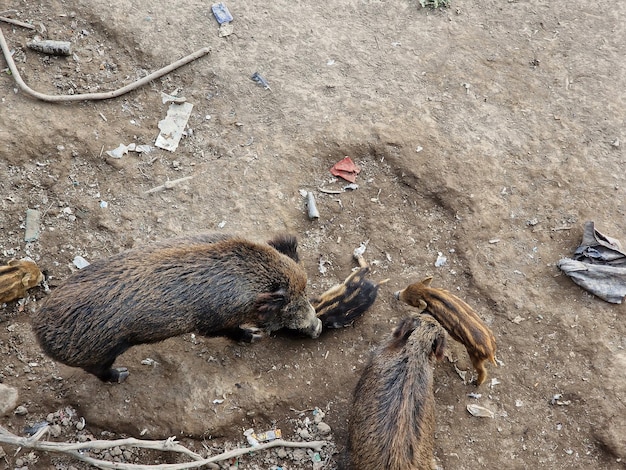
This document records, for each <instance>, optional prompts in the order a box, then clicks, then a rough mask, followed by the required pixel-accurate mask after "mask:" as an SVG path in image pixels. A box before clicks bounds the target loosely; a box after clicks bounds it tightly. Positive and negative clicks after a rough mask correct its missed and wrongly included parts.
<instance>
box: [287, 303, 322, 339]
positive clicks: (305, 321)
mask: <svg viewBox="0 0 626 470" xmlns="http://www.w3.org/2000/svg"><path fill="white" fill-rule="evenodd" d="M307 304H308V307H307V312H306V314H305V315H304V317H302V318H301V319H300V321H298V323H297V324H296V325H294V326H293V328H294V329H295V330H298V331H300V332H301V333H303V334H305V335H307V336H310V337H311V338H317V337H318V336H319V335H320V334H321V333H322V320H320V319H319V318H317V314H316V313H315V309H314V308H313V306H312V305H311V304H310V303H308V302H307Z"/></svg>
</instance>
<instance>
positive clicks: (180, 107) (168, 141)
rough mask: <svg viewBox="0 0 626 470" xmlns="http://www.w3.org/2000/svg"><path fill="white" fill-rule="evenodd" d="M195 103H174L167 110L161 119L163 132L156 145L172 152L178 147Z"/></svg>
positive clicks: (160, 123)
mask: <svg viewBox="0 0 626 470" xmlns="http://www.w3.org/2000/svg"><path fill="white" fill-rule="evenodd" d="M192 109H193V104H191V103H186V102H185V103H172V104H170V107H169V109H168V110H167V116H166V117H165V119H163V120H161V121H159V129H160V130H161V133H160V134H159V136H158V137H157V140H156V143H155V145H156V146H157V147H159V148H162V149H164V150H168V151H170V152H173V151H175V150H176V149H177V148H178V143H179V142H180V139H181V137H182V135H183V132H184V130H185V126H187V121H188V120H189V116H191V110H192Z"/></svg>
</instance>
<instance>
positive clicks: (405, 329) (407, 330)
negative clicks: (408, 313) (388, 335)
mask: <svg viewBox="0 0 626 470" xmlns="http://www.w3.org/2000/svg"><path fill="white" fill-rule="evenodd" d="M418 322H419V320H418V319H417V317H406V318H403V319H402V320H401V321H400V323H399V324H398V326H397V327H396V329H395V330H393V337H394V339H396V340H398V341H399V342H405V341H406V340H408V339H409V336H411V333H413V331H414V330H415V328H417V325H418Z"/></svg>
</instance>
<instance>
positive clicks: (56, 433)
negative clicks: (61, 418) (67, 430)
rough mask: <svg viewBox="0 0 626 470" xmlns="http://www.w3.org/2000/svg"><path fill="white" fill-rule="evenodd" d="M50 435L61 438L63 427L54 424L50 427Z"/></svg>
mask: <svg viewBox="0 0 626 470" xmlns="http://www.w3.org/2000/svg"><path fill="white" fill-rule="evenodd" d="M50 434H51V435H52V437H59V436H60V435H61V426H59V425H58V424H53V425H52V426H50Z"/></svg>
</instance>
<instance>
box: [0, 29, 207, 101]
mask: <svg viewBox="0 0 626 470" xmlns="http://www.w3.org/2000/svg"><path fill="white" fill-rule="evenodd" d="M0 47H2V53H3V54H4V58H5V60H6V62H7V65H8V66H9V69H10V70H11V74H12V75H13V78H15V81H16V82H17V86H18V87H19V88H20V89H21V90H22V91H23V92H24V93H26V94H28V95H30V96H32V97H33V98H37V99H38V100H42V101H48V102H53V103H58V102H63V101H85V100H89V101H92V100H108V99H110V98H117V97H118V96H121V95H123V94H126V93H128V92H129V91H132V90H135V89H136V88H139V87H140V86H142V85H145V84H147V83H150V82H151V81H152V80H156V79H157V78H159V77H162V76H163V75H165V74H168V73H170V72H171V71H173V70H176V69H177V68H179V67H182V66H183V65H185V64H188V63H189V62H191V61H194V60H196V59H198V58H200V57H202V56H205V55H207V54H208V53H209V52H210V51H211V49H210V48H209V47H203V48H202V49H200V50H198V51H196V52H194V53H193V54H189V55H188V56H186V57H183V58H182V59H180V60H177V61H176V62H174V63H172V64H170V65H168V66H167V67H163V68H162V69H159V70H157V71H156V72H152V73H151V74H150V75H147V76H145V77H143V78H141V79H139V80H137V81H134V82H133V83H131V84H129V85H126V86H124V87H122V88H119V89H117V90H115V91H108V92H103V93H82V94H77V95H46V94H44V93H39V92H38V91H35V90H33V89H32V88H30V87H29V86H28V85H26V83H24V80H22V77H21V76H20V73H19V71H18V70H17V67H16V66H15V62H13V58H12V57H11V51H10V50H9V46H8V45H7V42H6V40H5V39H4V35H3V34H2V29H1V28H0Z"/></svg>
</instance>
